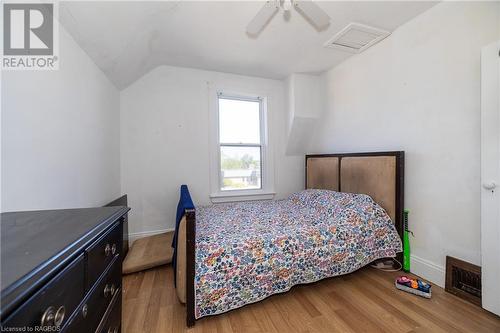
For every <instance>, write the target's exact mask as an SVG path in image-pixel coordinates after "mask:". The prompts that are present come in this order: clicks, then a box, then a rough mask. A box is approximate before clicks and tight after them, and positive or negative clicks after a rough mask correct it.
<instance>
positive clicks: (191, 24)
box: [60, 1, 435, 89]
mask: <svg viewBox="0 0 500 333" xmlns="http://www.w3.org/2000/svg"><path fill="white" fill-rule="evenodd" d="M317 3H318V4H319V6H321V7H322V8H323V9H324V10H325V11H326V12H327V13H328V14H329V15H330V17H331V18H332V20H331V24H330V26H329V27H328V28H327V29H325V30H324V31H316V30H315V29H314V28H313V27H312V26H311V25H310V24H309V23H308V22H307V21H306V20H305V19H304V18H303V17H302V16H301V15H300V14H299V13H298V12H295V11H292V12H291V15H290V17H288V18H287V17H285V16H284V15H283V13H282V12H280V13H278V14H277V15H276V16H275V17H274V18H273V19H272V20H271V22H270V23H269V24H268V26H267V27H266V28H265V29H264V30H263V32H262V33H261V34H260V36H258V38H252V37H249V36H247V34H246V33H245V27H246V25H247V23H248V22H249V21H250V20H251V19H252V18H253V16H254V15H255V14H256V13H257V12H258V10H259V9H260V7H261V6H262V5H263V2H261V1H221V2H217V1H151V2H149V1H109V2H108V1H95V2H93V1H81V2H80V1H65V2H61V3H60V4H61V6H60V21H61V23H62V24H63V26H64V27H65V28H66V30H67V31H68V32H69V33H70V34H71V35H72V36H73V38H74V39H75V40H76V41H77V43H78V44H79V45H80V46H81V47H82V48H83V49H84V50H85V51H86V52H87V53H88V54H89V56H90V57H91V58H92V59H93V61H94V62H95V63H96V64H97V66H99V67H100V68H101V69H102V70H103V72H104V73H105V74H106V75H107V76H108V77H109V78H110V80H111V81H112V82H113V83H114V84H115V85H116V86H117V87H118V88H119V89H122V88H125V87H127V86H128V85H129V84H131V83H132V82H134V81H135V80H137V79H138V78H140V77H141V76H143V75H144V74H145V73H147V72H148V71H150V70H151V69H153V68H155V67H157V66H159V65H172V66H183V67H192V68H199V69H206V70H214V71H220V72H228V73H235V74H243V75H250V76H260V77H266V78H274V79H283V78H285V77H286V76H288V75H289V74H291V73H294V72H298V73H318V72H321V71H324V70H326V69H328V68H331V67H333V66H335V65H336V64H338V63H340V62H342V61H343V60H345V59H346V58H347V57H349V56H352V54H349V53H345V52H342V51H339V50H335V49H329V48H324V47H323V43H324V42H325V41H327V40H328V39H329V38H330V37H332V36H333V35H334V34H335V33H336V32H338V31H340V30H341V29H342V28H344V27H345V26H346V25H347V24H348V23H349V22H359V23H364V24H368V25H372V26H375V27H378V28H382V29H385V30H389V31H394V30H395V29H396V28H397V27H398V26H400V25H401V24H403V23H405V22H407V21H408V20H410V19H412V18H413V17H415V16H417V15H418V14H420V13H422V12H424V11H425V10H427V9H429V8H430V7H432V6H433V5H434V4H435V2H423V1H415V2H413V1H402V2H358V1H349V2H322V1H317Z"/></svg>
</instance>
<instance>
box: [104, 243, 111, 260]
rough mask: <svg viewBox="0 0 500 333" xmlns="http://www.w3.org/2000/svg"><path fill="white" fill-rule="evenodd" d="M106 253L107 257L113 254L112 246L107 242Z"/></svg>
mask: <svg viewBox="0 0 500 333" xmlns="http://www.w3.org/2000/svg"><path fill="white" fill-rule="evenodd" d="M104 254H105V255H106V257H109V255H110V254H111V246H110V245H109V244H106V247H105V248H104Z"/></svg>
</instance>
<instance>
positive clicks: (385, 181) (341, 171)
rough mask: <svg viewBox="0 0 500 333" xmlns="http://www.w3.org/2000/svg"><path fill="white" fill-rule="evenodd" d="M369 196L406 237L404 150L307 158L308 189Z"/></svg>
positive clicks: (322, 155) (401, 234)
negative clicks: (404, 229)
mask: <svg viewBox="0 0 500 333" xmlns="http://www.w3.org/2000/svg"><path fill="white" fill-rule="evenodd" d="M308 188H317V189H328V190H334V191H339V192H350V193H363V194H368V195H369V196H371V197H372V198H373V200H375V201H376V202H377V203H378V204H379V205H380V206H382V208H384V209H385V211H386V212H387V214H388V215H389V216H390V217H391V219H392V221H393V222H394V224H395V226H396V229H397V231H398V233H399V235H400V237H401V239H402V238H403V209H404V151H390V152H373V153H347V154H321V155H306V189H308Z"/></svg>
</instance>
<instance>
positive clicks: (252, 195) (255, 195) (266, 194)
mask: <svg viewBox="0 0 500 333" xmlns="http://www.w3.org/2000/svg"><path fill="white" fill-rule="evenodd" d="M275 194H276V193H275V192H272V191H255V192H254V191H233V192H227V193H226V192H221V193H214V194H211V195H210V200H211V201H212V203H221V202H236V201H253V200H271V199H273V198H274V195H275Z"/></svg>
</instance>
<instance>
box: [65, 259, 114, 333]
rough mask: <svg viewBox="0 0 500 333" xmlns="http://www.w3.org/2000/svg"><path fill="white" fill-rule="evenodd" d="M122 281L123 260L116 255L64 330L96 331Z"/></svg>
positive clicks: (74, 332) (86, 332)
mask: <svg viewBox="0 0 500 333" xmlns="http://www.w3.org/2000/svg"><path fill="white" fill-rule="evenodd" d="M121 281H122V276H121V261H120V258H117V257H115V260H114V261H113V262H112V264H111V267H110V268H109V269H108V271H107V272H106V273H105V274H104V275H103V277H102V278H101V279H100V280H99V282H98V283H97V284H96V285H95V287H94V288H93V289H92V290H91V291H90V293H89V295H88V296H87V297H86V298H85V300H84V302H83V303H82V304H81V305H80V308H79V309H78V312H76V314H75V317H74V318H72V319H71V323H69V324H68V327H66V328H64V332H71V333H80V332H81V333H88V332H95V330H96V329H97V326H98V325H99V323H100V322H101V319H102V317H103V316H104V314H105V312H106V309H107V308H108V307H109V305H110V304H111V300H112V299H113V297H114V296H115V294H117V293H118V291H119V290H121V289H120V288H121Z"/></svg>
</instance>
